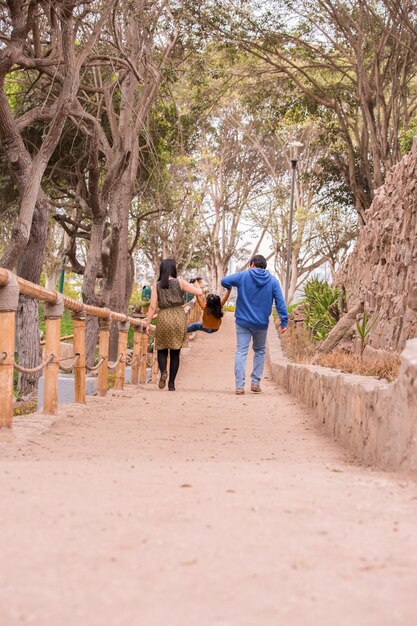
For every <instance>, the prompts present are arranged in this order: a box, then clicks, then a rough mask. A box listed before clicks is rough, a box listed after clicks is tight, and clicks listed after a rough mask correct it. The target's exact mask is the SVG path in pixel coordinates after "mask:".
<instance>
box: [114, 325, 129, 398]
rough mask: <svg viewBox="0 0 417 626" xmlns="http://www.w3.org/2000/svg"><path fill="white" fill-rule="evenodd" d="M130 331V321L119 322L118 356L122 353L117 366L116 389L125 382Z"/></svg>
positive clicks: (121, 387)
mask: <svg viewBox="0 0 417 626" xmlns="http://www.w3.org/2000/svg"><path fill="white" fill-rule="evenodd" d="M128 332H129V322H128V321H126V322H119V341H118V344H117V358H119V356H120V355H122V357H121V359H120V361H119V363H118V364H117V367H116V380H115V383H114V388H115V389H123V387H124V384H125V369H126V350H127V334H128Z"/></svg>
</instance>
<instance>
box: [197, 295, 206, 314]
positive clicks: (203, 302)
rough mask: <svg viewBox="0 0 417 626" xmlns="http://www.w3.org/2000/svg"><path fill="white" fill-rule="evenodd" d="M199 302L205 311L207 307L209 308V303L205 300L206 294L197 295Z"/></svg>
mask: <svg viewBox="0 0 417 626" xmlns="http://www.w3.org/2000/svg"><path fill="white" fill-rule="evenodd" d="M197 302H198V304H199V305H200V308H201V309H202V310H203V311H204V309H205V308H207V304H206V302H205V300H204V296H200V295H198V296H197Z"/></svg>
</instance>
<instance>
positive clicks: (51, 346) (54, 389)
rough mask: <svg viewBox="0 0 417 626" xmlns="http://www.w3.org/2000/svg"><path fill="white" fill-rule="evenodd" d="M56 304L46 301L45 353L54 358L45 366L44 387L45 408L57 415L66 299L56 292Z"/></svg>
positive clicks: (45, 410) (46, 410)
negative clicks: (62, 326) (62, 323)
mask: <svg viewBox="0 0 417 626" xmlns="http://www.w3.org/2000/svg"><path fill="white" fill-rule="evenodd" d="M56 295H57V297H56V301H55V304H49V302H45V319H46V341H45V354H46V356H47V357H48V356H49V355H51V354H53V355H54V358H53V360H52V361H51V362H50V363H48V365H47V366H46V367H45V377H44V388H43V410H44V412H45V413H51V414H52V415H55V414H56V412H57V410H58V374H59V359H60V354H61V346H60V343H61V317H62V315H63V313H64V299H63V297H62V294H61V293H58V292H56Z"/></svg>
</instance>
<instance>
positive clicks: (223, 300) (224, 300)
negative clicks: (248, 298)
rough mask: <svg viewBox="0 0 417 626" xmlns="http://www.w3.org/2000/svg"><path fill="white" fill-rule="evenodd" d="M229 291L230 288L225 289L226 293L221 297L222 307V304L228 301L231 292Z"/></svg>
mask: <svg viewBox="0 0 417 626" xmlns="http://www.w3.org/2000/svg"><path fill="white" fill-rule="evenodd" d="M231 291H232V290H231V289H228V290H227V291H226V293H225V294H224V296H223V298H222V299H221V304H222V307H223V306H224V305H225V304H226V302H227V301H228V299H229V296H230V292H231Z"/></svg>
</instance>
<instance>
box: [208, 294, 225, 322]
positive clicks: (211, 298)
mask: <svg viewBox="0 0 417 626" xmlns="http://www.w3.org/2000/svg"><path fill="white" fill-rule="evenodd" d="M206 308H207V311H208V312H209V313H211V314H212V315H213V317H215V318H216V319H218V320H220V319H221V318H222V317H223V315H224V313H223V311H222V302H221V300H220V296H217V295H216V294H215V293H209V294H208V296H207V298H206Z"/></svg>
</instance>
